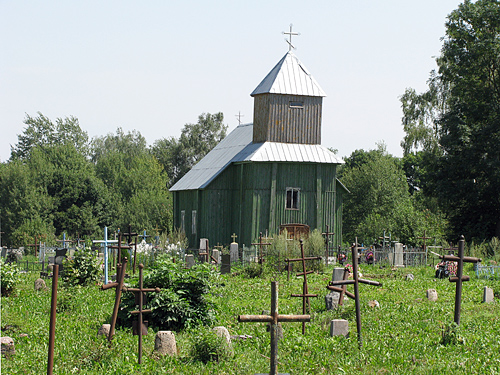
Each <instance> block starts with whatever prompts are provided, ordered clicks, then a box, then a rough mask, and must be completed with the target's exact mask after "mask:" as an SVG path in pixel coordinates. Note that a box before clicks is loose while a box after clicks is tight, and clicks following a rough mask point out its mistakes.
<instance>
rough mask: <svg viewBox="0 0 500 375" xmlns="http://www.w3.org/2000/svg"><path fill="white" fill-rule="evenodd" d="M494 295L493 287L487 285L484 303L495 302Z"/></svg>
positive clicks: (484, 292)
mask: <svg viewBox="0 0 500 375" xmlns="http://www.w3.org/2000/svg"><path fill="white" fill-rule="evenodd" d="M494 298H495V297H494V295H493V289H491V288H488V287H487V286H485V287H484V291H483V302H484V303H491V302H493V299H494Z"/></svg>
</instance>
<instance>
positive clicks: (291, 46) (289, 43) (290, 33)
mask: <svg viewBox="0 0 500 375" xmlns="http://www.w3.org/2000/svg"><path fill="white" fill-rule="evenodd" d="M292 27H293V25H292V24H290V31H288V32H286V31H283V32H282V34H285V35H289V36H290V40H287V39H285V42H287V43H288V50H289V51H291V50H292V48H293V49H295V46H294V45H293V44H292V35H297V36H298V35H300V33H294V32H293V31H292Z"/></svg>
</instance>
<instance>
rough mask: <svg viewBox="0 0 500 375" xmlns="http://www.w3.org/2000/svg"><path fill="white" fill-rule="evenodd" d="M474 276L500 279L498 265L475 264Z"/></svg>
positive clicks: (499, 267)
mask: <svg viewBox="0 0 500 375" xmlns="http://www.w3.org/2000/svg"><path fill="white" fill-rule="evenodd" d="M475 268H476V277H477V278H485V279H500V266H483V265H480V264H477V265H476V267H475Z"/></svg>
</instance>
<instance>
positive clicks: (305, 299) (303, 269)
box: [285, 239, 321, 335]
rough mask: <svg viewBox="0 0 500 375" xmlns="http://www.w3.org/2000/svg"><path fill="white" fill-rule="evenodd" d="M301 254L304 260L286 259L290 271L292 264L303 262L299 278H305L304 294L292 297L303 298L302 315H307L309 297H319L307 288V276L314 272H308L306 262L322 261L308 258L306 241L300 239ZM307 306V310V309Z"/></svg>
mask: <svg viewBox="0 0 500 375" xmlns="http://www.w3.org/2000/svg"><path fill="white" fill-rule="evenodd" d="M300 252H301V255H302V258H295V259H288V258H287V259H285V262H287V263H288V267H287V268H288V269H289V270H290V262H302V272H300V273H298V274H297V276H304V282H303V283H302V294H292V295H291V297H302V314H305V313H306V312H307V311H308V310H309V309H310V304H309V297H317V296H318V295H317V294H309V291H308V287H307V275H308V274H310V273H313V272H314V271H307V270H306V260H320V259H321V257H306V256H305V255H304V240H302V239H300ZM306 305H307V309H306ZM305 333H306V323H305V322H302V334H303V335H304V334H305Z"/></svg>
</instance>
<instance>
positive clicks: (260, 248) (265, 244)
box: [252, 232, 271, 264]
mask: <svg viewBox="0 0 500 375" xmlns="http://www.w3.org/2000/svg"><path fill="white" fill-rule="evenodd" d="M252 245H254V246H259V264H262V263H264V248H263V246H270V245H271V243H270V242H262V232H260V233H259V242H258V243H253V244H252Z"/></svg>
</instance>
